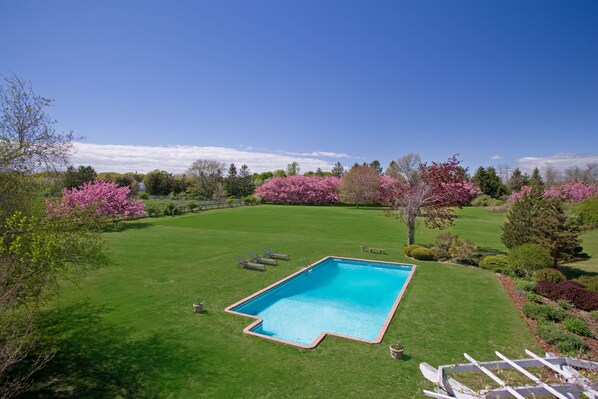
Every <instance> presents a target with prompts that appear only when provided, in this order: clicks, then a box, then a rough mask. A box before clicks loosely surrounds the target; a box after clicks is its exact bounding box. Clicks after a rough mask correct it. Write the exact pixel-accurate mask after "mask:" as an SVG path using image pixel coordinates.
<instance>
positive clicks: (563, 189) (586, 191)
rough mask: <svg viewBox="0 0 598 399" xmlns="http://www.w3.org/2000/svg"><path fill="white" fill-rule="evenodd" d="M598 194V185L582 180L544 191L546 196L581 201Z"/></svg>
mask: <svg viewBox="0 0 598 399" xmlns="http://www.w3.org/2000/svg"><path fill="white" fill-rule="evenodd" d="M596 195H598V185H596V184H586V183H580V182H574V183H565V184H562V185H560V186H552V187H550V188H549V189H547V190H546V191H544V198H560V199H562V200H563V201H573V202H581V201H583V200H586V199H588V198H592V197H594V196H596Z"/></svg>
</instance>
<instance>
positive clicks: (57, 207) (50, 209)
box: [46, 180, 145, 219]
mask: <svg viewBox="0 0 598 399" xmlns="http://www.w3.org/2000/svg"><path fill="white" fill-rule="evenodd" d="M129 192H130V189H129V187H118V185H117V184H116V183H113V182H110V181H107V180H98V181H95V182H91V183H85V184H83V185H82V186H80V187H77V188H73V189H71V190H68V189H66V188H65V189H64V190H63V191H62V198H61V199H60V200H59V201H48V200H47V201H46V212H47V213H48V215H49V216H51V217H52V216H57V217H65V216H69V215H79V213H80V211H85V212H87V214H88V215H89V216H91V217H92V218H93V219H103V218H109V219H121V218H131V217H138V216H144V215H145V211H144V206H143V202H142V201H136V200H133V201H132V200H130V199H129Z"/></svg>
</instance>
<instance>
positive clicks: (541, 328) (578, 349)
mask: <svg viewBox="0 0 598 399" xmlns="http://www.w3.org/2000/svg"><path fill="white" fill-rule="evenodd" d="M536 332H537V333H538V335H539V336H540V338H542V339H543V340H544V341H546V342H547V343H549V344H552V345H554V346H556V347H557V349H558V350H560V351H561V352H564V353H566V354H577V353H582V352H585V351H586V350H587V349H588V344H586V342H585V341H584V340H583V339H581V338H579V337H578V336H577V335H575V334H573V333H571V332H568V331H565V330H564V329H562V328H561V327H560V326H558V325H556V324H554V323H539V324H538V327H537V329H536Z"/></svg>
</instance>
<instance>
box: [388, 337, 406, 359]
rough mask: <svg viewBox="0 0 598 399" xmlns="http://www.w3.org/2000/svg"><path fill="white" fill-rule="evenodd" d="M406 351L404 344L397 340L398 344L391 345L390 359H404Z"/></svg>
mask: <svg viewBox="0 0 598 399" xmlns="http://www.w3.org/2000/svg"><path fill="white" fill-rule="evenodd" d="M404 351H405V348H404V347H403V344H401V340H397V342H395V343H394V344H391V345H390V357H392V358H393V359H400V358H401V357H403V352H404Z"/></svg>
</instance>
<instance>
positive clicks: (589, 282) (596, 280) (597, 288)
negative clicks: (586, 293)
mask: <svg viewBox="0 0 598 399" xmlns="http://www.w3.org/2000/svg"><path fill="white" fill-rule="evenodd" d="M575 281H577V282H578V283H579V284H581V285H583V286H584V287H586V288H587V289H589V290H590V291H594V292H598V276H580V277H579V278H576V279H575Z"/></svg>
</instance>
